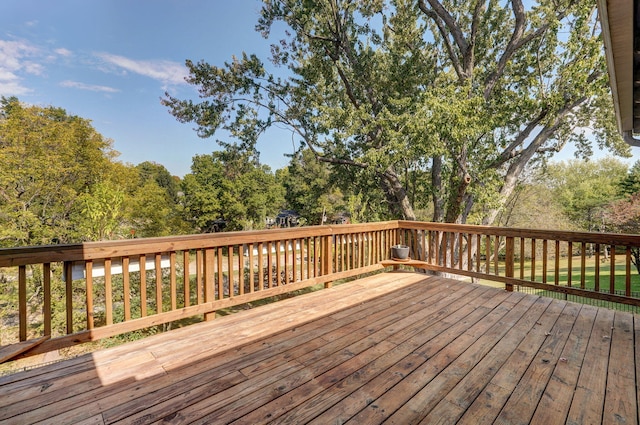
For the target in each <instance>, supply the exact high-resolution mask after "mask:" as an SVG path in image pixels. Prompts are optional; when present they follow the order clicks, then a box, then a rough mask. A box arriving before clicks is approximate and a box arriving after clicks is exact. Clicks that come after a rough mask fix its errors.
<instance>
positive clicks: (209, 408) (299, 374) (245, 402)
mask: <svg viewBox="0 0 640 425" xmlns="http://www.w3.org/2000/svg"><path fill="white" fill-rule="evenodd" d="M436 293H437V292H436ZM414 294H415V292H414ZM406 300H407V301H406V302H410V300H411V296H410V294H407V299H406ZM376 302H377V301H376ZM385 304H388V300H386V302H383V303H381V304H380V305H381V306H382V305H385ZM401 307H402V306H394V307H393V308H395V309H397V310H401V309H402V308H401ZM422 310H424V309H422ZM417 311H420V309H417ZM366 313H367V310H366V309H363V310H362V315H361V316H360V317H359V318H358V320H357V321H358V322H359V323H360V324H359V326H360V329H362V335H366V334H367V333H368V331H367V328H368V327H370V326H371V321H372V320H375V318H372V317H371V316H370V315H367V314H366ZM379 317H380V318H387V317H389V314H384V313H382V312H380V314H379ZM335 324H336V326H335V328H334V330H335V331H336V332H338V333H340V334H344V333H345V330H344V326H345V325H344V320H340V321H337V320H336V321H335ZM367 325H369V326H367ZM351 338H353V332H351V333H349V339H351ZM287 339H288V338H285V339H283V341H284V342H286V341H287ZM354 339H355V340H357V338H354ZM329 341H331V342H329ZM335 341H336V339H335V338H333V337H327V338H322V344H323V347H324V348H323V350H325V349H327V347H329V346H332V347H334V348H331V349H330V350H331V351H332V352H335V350H336V349H338V348H339V347H340V346H342V347H344V346H345V344H347V343H348V341H347V340H346V339H345V340H343V341H342V342H338V343H337V342H335ZM301 348H302V349H303V350H304V351H306V352H307V353H308V354H309V355H310V356H312V357H320V358H322V359H324V360H323V361H324V362H325V363H326V362H330V363H339V360H340V356H341V355H340V354H336V355H334V356H329V357H327V356H323V355H321V354H318V353H315V352H313V351H312V352H309V351H307V349H306V348H304V347H301ZM263 350H265V352H266V353H267V354H268V353H274V347H264V346H263ZM356 350H357V349H353V348H352V349H351V350H349V351H348V352H345V353H344V354H346V355H347V357H345V358H346V359H348V358H351V357H353V353H352V351H356ZM296 351H297V350H294V351H291V350H290V351H288V352H287V353H286V357H285V358H286V359H289V363H288V365H287V364H286V361H283V359H276V360H275V361H273V362H264V361H260V360H261V359H260V358H254V359H253V363H254V364H255V367H250V368H249V367H245V368H243V369H241V370H240V371H241V372H242V374H243V375H244V376H248V377H251V381H248V382H246V383H243V384H241V385H240V386H236V387H235V388H234V396H233V398H229V395H219V396H214V397H209V398H207V399H206V400H202V401H201V402H199V403H195V404H193V405H191V406H186V407H185V408H184V409H182V411H181V412H180V416H179V421H182V420H185V421H186V420H194V419H197V420H200V421H203V422H205V423H206V422H207V421H211V420H213V417H207V416H206V415H207V414H212V415H214V416H215V419H216V420H219V418H220V417H221V415H222V413H223V412H226V413H227V414H228V415H230V416H237V415H239V414H242V412H247V411H249V410H250V408H251V403H254V405H257V406H260V405H261V404H263V403H265V402H266V401H267V400H269V399H270V398H271V397H274V396H276V395H278V394H282V393H284V392H286V390H287V389H291V388H295V387H297V386H299V385H300V384H302V383H304V382H307V381H308V380H309V379H311V378H312V377H313V374H311V375H310V372H311V368H310V367H307V368H302V364H299V362H300V361H301V358H303V357H304V355H302V356H301V353H300V352H296ZM344 354H343V355H344ZM235 357H236V358H237V355H235ZM291 359H296V360H295V364H294V363H292V362H291ZM310 363H311V365H312V367H313V368H316V369H318V370H322V369H324V368H325V367H326V366H325V367H323V366H322V365H321V363H320V362H319V361H315V362H313V361H310ZM234 367H236V368H237V367H239V365H237V364H236V365H234ZM287 367H288V368H287ZM272 368H275V370H276V371H279V374H280V378H279V379H278V378H274V376H273V374H272V373H265V370H267V371H269V370H271V369H272ZM285 371H286V373H285ZM270 385H274V386H276V387H274V389H273V390H266V389H263V390H261V388H268V387H269V386H270ZM236 392H238V393H239V396H237V395H236ZM247 392H250V393H253V395H252V396H251V397H247ZM149 410H151V409H149ZM145 414H147V415H148V414H151V412H150V411H147V412H145ZM202 415H205V416H204V417H202ZM183 418H184V419H183ZM179 423H180V422H179Z"/></svg>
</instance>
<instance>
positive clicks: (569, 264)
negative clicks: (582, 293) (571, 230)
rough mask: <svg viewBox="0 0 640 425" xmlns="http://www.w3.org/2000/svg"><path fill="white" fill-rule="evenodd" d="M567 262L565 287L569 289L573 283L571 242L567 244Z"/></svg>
mask: <svg viewBox="0 0 640 425" xmlns="http://www.w3.org/2000/svg"><path fill="white" fill-rule="evenodd" d="M567 251H568V262H567V286H568V287H571V282H572V281H573V242H571V241H569V243H568V244H567Z"/></svg>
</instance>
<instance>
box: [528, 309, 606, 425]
mask: <svg viewBox="0 0 640 425" xmlns="http://www.w3.org/2000/svg"><path fill="white" fill-rule="evenodd" d="M596 314H597V308H596V307H593V306H588V305H585V306H582V309H581V310H580V313H579V315H578V318H577V319H576V323H575V325H574V327H573V329H572V331H571V334H570V335H569V340H568V341H567V344H566V345H565V347H564V350H563V352H562V354H561V355H560V359H559V361H558V363H557V364H556V367H555V369H554V371H553V374H552V376H551V379H550V380H549V384H548V385H547V387H546V389H545V391H544V394H543V395H542V398H541V399H540V403H539V404H538V407H537V408H536V411H535V413H534V415H533V417H532V418H531V422H532V423H556V422H558V421H559V420H560V419H561V421H563V422H564V420H565V418H566V417H567V414H568V413H569V408H570V407H571V400H572V399H573V393H574V391H575V389H576V386H577V384H578V376H579V375H580V369H581V367H582V362H583V360H584V356H585V355H586V351H587V344H588V342H589V336H590V335H591V330H592V328H593V325H594V322H595V319H596Z"/></svg>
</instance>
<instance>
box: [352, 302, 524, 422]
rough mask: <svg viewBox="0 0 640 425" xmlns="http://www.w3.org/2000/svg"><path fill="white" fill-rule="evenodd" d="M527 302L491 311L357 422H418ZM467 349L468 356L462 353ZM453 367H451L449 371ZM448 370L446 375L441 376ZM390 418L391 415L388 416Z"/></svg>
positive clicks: (491, 344)
mask: <svg viewBox="0 0 640 425" xmlns="http://www.w3.org/2000/svg"><path fill="white" fill-rule="evenodd" d="M527 308H528V305H527V303H526V302H524V303H522V304H520V303H517V304H515V306H510V305H509V304H508V303H502V304H500V305H499V306H497V307H496V308H495V309H493V310H491V311H490V312H489V313H488V314H487V315H486V316H485V317H484V318H483V320H482V321H480V322H478V323H476V324H475V325H474V326H473V327H471V328H470V329H469V330H467V331H466V332H464V333H463V334H462V335H460V336H459V337H458V338H456V339H455V340H454V341H453V342H451V343H450V344H448V345H447V346H446V349H443V350H441V351H439V352H438V353H437V354H436V355H434V356H432V357H430V358H429V359H428V360H427V361H426V362H425V363H424V364H423V365H422V366H421V367H420V368H418V369H416V370H415V371H414V372H412V373H411V374H409V375H408V376H407V377H405V378H404V379H403V380H402V381H401V382H400V383H398V384H397V385H396V386H395V387H394V388H393V389H392V390H390V391H388V392H386V393H385V394H383V395H382V396H381V397H378V398H377V399H376V400H374V401H373V402H372V403H371V404H370V405H369V406H367V408H366V409H364V410H362V411H361V412H360V413H359V414H357V415H356V416H354V420H355V421H356V423H380V422H382V421H383V420H387V419H388V420H389V421H391V422H394V421H395V422H396V423H410V422H415V421H416V420H420V419H421V416H424V415H426V414H427V413H428V412H429V411H430V410H431V409H432V408H433V406H435V404H437V402H439V401H440V399H441V398H442V395H441V392H448V391H447V390H446V389H445V388H444V387H445V386H446V385H447V383H448V384H449V385H451V386H452V387H453V386H454V385H455V378H454V375H455V374H456V373H459V372H460V371H462V370H463V369H464V368H465V365H467V366H469V365H471V364H472V363H474V361H475V359H476V356H478V355H480V354H481V352H483V351H484V350H488V349H489V348H490V347H491V346H493V345H494V344H495V341H496V340H498V339H500V337H501V336H502V335H504V333H506V331H507V328H508V327H509V325H510V324H513V323H515V322H514V321H516V320H517V319H519V317H521V316H522V314H524V312H525V311H526V309H527ZM472 346H474V349H472V350H469V351H468V354H467V356H463V353H465V352H467V350H468V349H469V348H470V347H472ZM450 365H453V367H452V368H449V366H450ZM445 369H448V371H447V372H446V374H444V373H443V371H445ZM389 415H391V416H389Z"/></svg>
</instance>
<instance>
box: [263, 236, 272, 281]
mask: <svg viewBox="0 0 640 425" xmlns="http://www.w3.org/2000/svg"><path fill="white" fill-rule="evenodd" d="M271 249H272V244H271V242H267V273H266V274H265V276H267V288H271V287H272V286H273V257H272V256H271ZM263 273H264V271H263Z"/></svg>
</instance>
